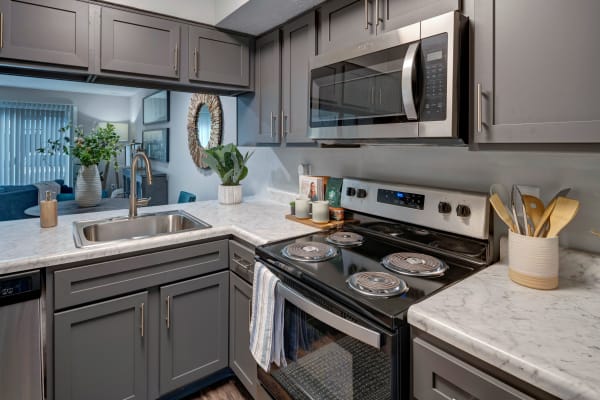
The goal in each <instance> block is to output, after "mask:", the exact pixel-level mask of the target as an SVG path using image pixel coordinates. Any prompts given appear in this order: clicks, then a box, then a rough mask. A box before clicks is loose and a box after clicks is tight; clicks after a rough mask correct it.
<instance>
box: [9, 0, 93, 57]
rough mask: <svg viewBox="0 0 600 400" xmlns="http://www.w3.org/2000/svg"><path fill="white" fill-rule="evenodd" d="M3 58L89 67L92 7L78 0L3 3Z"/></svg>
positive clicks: (12, 0) (37, 0)
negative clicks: (90, 10) (89, 21)
mask: <svg viewBox="0 0 600 400" xmlns="http://www.w3.org/2000/svg"><path fill="white" fill-rule="evenodd" d="M0 14H1V15H2V22H3V23H2V24H1V25H0V30H1V33H0V37H1V40H0V58H2V59H12V60H20V61H27V62H38V63H47V64H57V65H63V66H71V67H82V68H85V67H87V66H88V35H89V28H88V27H89V23H88V19H89V6H88V4H87V3H84V2H80V1H75V0H27V1H18V0H0Z"/></svg>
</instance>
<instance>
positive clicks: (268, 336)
mask: <svg viewBox="0 0 600 400" xmlns="http://www.w3.org/2000/svg"><path fill="white" fill-rule="evenodd" d="M278 283H279V278H278V277H276V276H275V275H274V274H273V273H272V272H271V271H269V269H268V268H267V267H265V266H264V265H263V264H262V263H260V262H257V263H256V265H255V266H254V285H253V286H252V318H251V319H250V352H251V353H252V355H253V356H254V359H255V360H256V363H257V364H258V365H259V366H260V367H261V368H262V369H264V370H265V371H266V372H269V369H270V368H271V363H275V365H277V366H278V367H279V366H282V365H283V366H284V367H285V366H287V363H286V361H285V354H284V352H283V305H284V304H283V303H284V299H283V298H282V297H281V296H280V295H278V294H277V284H278Z"/></svg>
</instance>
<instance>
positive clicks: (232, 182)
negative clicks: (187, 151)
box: [204, 143, 252, 204]
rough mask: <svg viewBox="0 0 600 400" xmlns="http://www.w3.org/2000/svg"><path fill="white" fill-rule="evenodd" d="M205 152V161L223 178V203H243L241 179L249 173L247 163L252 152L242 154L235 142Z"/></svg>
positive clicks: (221, 194)
mask: <svg viewBox="0 0 600 400" xmlns="http://www.w3.org/2000/svg"><path fill="white" fill-rule="evenodd" d="M204 153H205V157H204V162H205V163H206V164H207V165H208V167H209V168H210V169H212V170H213V171H215V172H216V174H217V175H219V177H220V178H221V185H219V202H220V203H222V204H237V203H241V201H242V187H241V186H240V181H241V180H243V179H244V178H245V177H246V176H247V175H248V167H246V163H247V162H248V160H249V159H250V157H251V156H252V153H246V154H245V155H242V153H240V151H239V150H238V148H237V146H236V145H235V144H233V143H229V144H226V145H219V146H215V147H213V148H210V149H206V150H205V151H204Z"/></svg>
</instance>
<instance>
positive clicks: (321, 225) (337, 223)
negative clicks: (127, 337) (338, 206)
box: [285, 214, 357, 229]
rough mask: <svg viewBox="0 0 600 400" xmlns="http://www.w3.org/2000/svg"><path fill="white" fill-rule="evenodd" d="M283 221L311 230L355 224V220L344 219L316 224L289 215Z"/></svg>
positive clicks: (306, 219) (307, 219)
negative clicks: (287, 220)
mask: <svg viewBox="0 0 600 400" xmlns="http://www.w3.org/2000/svg"><path fill="white" fill-rule="evenodd" d="M285 219H289V220H290V221H294V222H300V223H301V224H304V225H308V226H312V227H313V228H319V229H332V228H338V227H340V226H342V225H344V224H352V223H356V222H357V221H356V220H355V219H346V220H344V221H329V222H323V223H317V222H313V220H312V219H310V218H296V216H295V215H291V214H288V215H286V216H285Z"/></svg>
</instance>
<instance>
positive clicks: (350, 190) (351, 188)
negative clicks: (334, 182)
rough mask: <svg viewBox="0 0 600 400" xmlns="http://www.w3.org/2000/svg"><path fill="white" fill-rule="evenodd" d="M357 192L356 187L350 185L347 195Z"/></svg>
mask: <svg viewBox="0 0 600 400" xmlns="http://www.w3.org/2000/svg"><path fill="white" fill-rule="evenodd" d="M355 194H356V189H354V188H353V187H349V188H348V189H346V195H347V196H354V195H355Z"/></svg>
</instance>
